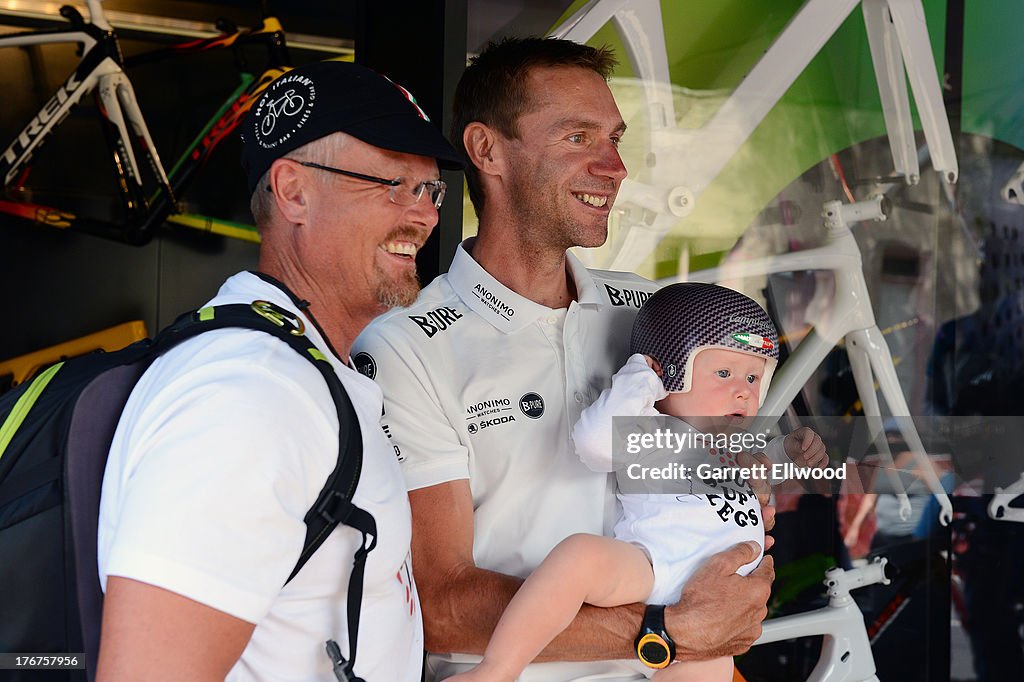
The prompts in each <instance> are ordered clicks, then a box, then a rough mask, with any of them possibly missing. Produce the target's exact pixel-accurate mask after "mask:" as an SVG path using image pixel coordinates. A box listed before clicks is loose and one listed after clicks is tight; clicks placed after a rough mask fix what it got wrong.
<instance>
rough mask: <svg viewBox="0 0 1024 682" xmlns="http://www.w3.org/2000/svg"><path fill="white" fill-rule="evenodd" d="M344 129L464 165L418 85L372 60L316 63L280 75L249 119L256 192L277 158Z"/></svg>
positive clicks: (248, 166) (246, 161)
mask: <svg viewBox="0 0 1024 682" xmlns="http://www.w3.org/2000/svg"><path fill="white" fill-rule="evenodd" d="M339 131H340V132H344V133H348V134H349V135H352V136H353V137H356V138H358V139H360V140H362V141H363V142H366V143H367V144H371V145H373V146H374V147H380V148H381V149H389V150H391V151H396V152H404V153H407V154H417V155H419V156H428V157H431V158H433V159H435V160H436V161H437V165H438V166H440V167H441V168H448V169H454V170H459V169H461V168H462V167H463V161H462V157H461V156H460V155H459V153H458V152H456V151H455V149H454V148H452V146H451V145H450V144H449V143H448V140H446V139H445V138H444V135H442V134H441V131H439V130H438V129H437V128H435V127H434V124H433V123H431V122H430V119H429V118H428V117H427V114H426V112H424V111H423V109H422V108H421V107H420V105H419V104H417V103H416V98H415V97H413V96H412V93H411V92H409V91H408V90H406V89H405V88H403V87H402V86H401V85H398V84H397V83H394V82H392V81H391V80H390V79H388V78H387V77H386V76H383V75H381V74H379V73H377V72H376V71H373V70H372V69H368V68H366V67H365V66H360V65H358V64H352V63H351V62H342V61H323V62H314V63H312V64H306V65H305V66H300V67H298V68H295V69H291V70H289V71H287V72H285V73H284V74H282V75H281V76H279V77H278V78H277V79H276V80H274V82H273V83H271V84H270V87H268V88H267V89H266V91H264V93H263V95H261V96H260V98H259V100H257V102H256V104H255V105H253V107H252V109H251V110H250V111H249V114H248V115H247V116H246V118H245V120H244V121H243V122H242V127H241V136H242V168H243V169H244V170H245V175H246V178H247V180H248V183H249V193H250V194H251V193H252V192H253V190H255V189H256V183H258V182H259V179H260V178H261V177H262V176H263V174H264V173H266V172H267V170H268V169H269V168H270V165H271V164H272V163H274V161H275V160H276V159H279V158H281V157H282V156H284V155H286V154H287V153H288V152H290V151H292V150H293V149H297V148H298V147H301V146H302V145H304V144H307V143H309V142H312V141H313V140H317V139H320V138H321V137H324V136H326V135H330V134H331V133H335V132H339Z"/></svg>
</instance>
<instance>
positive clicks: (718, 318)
mask: <svg viewBox="0 0 1024 682" xmlns="http://www.w3.org/2000/svg"><path fill="white" fill-rule="evenodd" d="M629 346H630V351H629V352H630V353H643V354H644V355H649V356H651V357H652V358H654V359H655V360H657V361H658V363H659V364H661V370H662V379H661V380H662V383H663V384H664V385H665V390H666V391H668V392H669V393H686V392H688V391H689V390H690V386H691V378H692V375H693V359H694V358H695V357H696V356H697V353H699V352H700V351H702V350H705V349H707V348H722V349H725V350H732V351H739V352H740V353H751V354H753V355H758V356H760V357H763V358H764V359H765V360H766V362H765V366H764V376H763V377H762V378H761V395H760V396H759V399H758V404H759V405H763V404H764V398H765V395H767V393H768V385H769V384H770V383H771V379H772V374H773V373H774V372H775V366H776V365H777V364H778V361H779V333H778V332H777V331H776V329H775V325H774V324H773V323H772V318H770V317H768V313H766V312H765V311H764V309H763V308H762V307H761V306H759V305H758V304H757V303H756V302H755V301H753V300H752V299H750V298H748V297H747V296H744V295H743V294H741V293H739V292H738V291H733V290H732V289H727V288H725V287H721V286H718V285H717V284H702V283H700V282H684V283H681V284H670V285H669V286H667V287H665V288H663V289H660V290H659V291H658V292H657V293H655V294H654V295H653V296H651V297H650V298H649V299H647V301H645V302H644V304H643V307H642V308H640V312H638V313H637V316H636V320H635V321H634V322H633V335H632V337H631V338H630V344H629Z"/></svg>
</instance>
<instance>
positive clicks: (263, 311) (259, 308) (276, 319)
mask: <svg viewBox="0 0 1024 682" xmlns="http://www.w3.org/2000/svg"><path fill="white" fill-rule="evenodd" d="M251 306H252V309H253V310H254V311H255V312H256V313H257V314H258V315H260V316H262V317H264V318H266V319H268V320H270V321H271V322H273V323H274V324H276V325H277V326H278V327H286V326H290V327H291V329H290V330H289V332H290V333H291V334H292V335H293V336H302V335H303V334H305V333H306V325H305V324H303V322H302V320H300V319H299V318H298V317H296V316H295V315H293V314H291V313H290V312H288V311H287V310H285V309H283V308H280V307H278V306H276V305H274V304H273V303H271V302H270V301H253V302H252V303H251Z"/></svg>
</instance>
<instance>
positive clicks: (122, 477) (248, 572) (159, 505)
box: [98, 273, 423, 682]
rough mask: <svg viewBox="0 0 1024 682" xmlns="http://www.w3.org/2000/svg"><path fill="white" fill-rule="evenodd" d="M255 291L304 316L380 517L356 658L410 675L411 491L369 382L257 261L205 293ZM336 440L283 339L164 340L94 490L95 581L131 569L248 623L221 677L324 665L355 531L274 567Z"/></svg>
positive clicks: (335, 631)
mask: <svg viewBox="0 0 1024 682" xmlns="http://www.w3.org/2000/svg"><path fill="white" fill-rule="evenodd" d="M255 299H265V300H269V301H271V302H273V303H275V304H276V305H278V306H280V307H282V308H285V309H288V310H290V311H292V312H293V313H295V314H296V315H298V317H299V318H300V319H302V320H303V321H304V323H305V325H306V334H307V336H308V338H309V339H310V340H311V341H312V342H313V344H314V345H315V346H316V347H317V348H318V349H319V350H320V352H321V353H323V354H324V355H325V356H326V357H328V358H329V360H330V361H331V363H332V364H333V365H334V368H335V371H336V372H337V374H338V377H339V378H340V379H341V381H342V384H343V385H344V387H345V390H346V391H347V393H348V395H349V397H350V399H351V401H352V405H353V407H354V408H355V411H356V414H357V415H358V418H359V426H360V429H361V431H362V438H363V465H362V472H361V476H360V479H359V485H358V487H357V488H356V491H355V495H354V496H353V502H354V503H355V504H356V505H358V506H360V507H362V508H363V509H365V510H367V511H368V512H370V513H371V514H373V516H374V517H375V519H376V524H377V532H378V541H377V546H376V548H375V549H374V550H373V551H372V552H370V553H369V555H368V557H367V560H366V573H365V579H364V586H363V601H362V619H361V621H360V627H359V651H358V655H357V657H356V668H355V670H356V673H357V674H359V675H360V676H362V677H363V678H365V679H367V680H374V681H375V682H376V681H377V680H382V681H383V680H393V681H395V682H406V681H409V680H418V679H419V676H420V668H421V660H422V649H423V629H422V621H421V614H420V609H419V604H418V602H417V595H416V587H415V584H414V583H413V581H412V575H411V568H410V563H409V543H410V539H411V525H410V515H409V503H408V497H407V494H406V492H405V489H404V486H403V485H402V480H401V476H402V475H401V471H400V469H399V467H398V465H397V463H396V462H395V460H394V457H393V456H392V454H391V453H392V450H391V447H390V445H389V444H388V441H387V437H386V436H385V435H384V433H383V432H382V431H381V429H380V425H379V417H380V412H381V407H382V402H383V399H382V396H381V394H380V389H379V388H378V387H377V386H376V385H375V384H374V383H373V382H371V381H367V380H366V378H365V377H363V376H360V375H359V374H358V373H356V372H355V371H353V370H352V369H351V368H349V367H348V366H346V365H344V364H343V363H342V362H341V361H340V360H338V359H337V358H336V357H335V356H334V354H333V353H332V351H331V349H330V348H329V346H328V345H327V344H326V343H325V342H324V341H323V339H322V338H321V337H320V335H319V334H318V333H317V330H316V329H315V328H314V327H313V325H311V324H310V322H309V320H308V319H307V318H305V316H304V315H302V314H301V313H300V312H299V311H297V310H296V309H295V306H294V305H293V304H292V302H291V301H290V299H289V298H288V297H287V296H286V295H285V294H284V293H283V292H282V291H281V290H280V289H278V288H277V287H275V286H272V285H271V284H269V283H267V282H264V281H262V280H261V279H259V278H258V277H256V276H255V275H253V274H251V273H241V274H239V275H236V276H234V277H232V278H231V279H229V280H228V281H227V282H226V283H225V285H224V286H223V287H222V288H221V290H220V292H219V293H218V295H217V297H216V298H215V299H213V301H211V304H212V305H221V304H225V303H239V302H245V303H248V302H251V301H253V300H255ZM338 447H339V440H338V419H337V412H336V410H335V406H334V401H333V400H332V399H331V396H330V393H329V392H328V389H327V384H326V383H325V382H324V379H323V377H322V376H320V373H319V372H318V371H317V370H316V368H314V367H313V366H312V365H311V364H310V363H309V362H308V361H307V360H304V359H303V358H301V357H299V356H298V354H297V353H296V352H295V351H294V350H292V349H291V348H289V347H288V346H287V345H285V344H283V343H281V342H280V341H279V340H277V339H275V338H273V337H271V336H269V335H267V334H264V333H262V332H257V331H249V330H240V329H224V330H218V331H211V332H207V333H205V334H202V335H200V336H198V337H196V338H195V339H192V340H190V341H187V342H185V343H183V344H181V345H180V346H178V347H177V348H174V349H173V350H171V351H169V352H168V353H167V354H166V355H164V356H162V357H161V358H159V359H157V360H156V361H155V362H154V363H153V365H152V366H151V367H150V369H149V370H147V372H146V373H145V374H144V375H143V377H142V379H141V380H140V381H139V383H138V384H137V385H136V387H135V389H134V390H133V392H132V394H131V397H130V398H129V399H128V403H127V405H126V406H125V410H124V413H123V416H122V419H121V422H120V424H119V425H118V429H117V432H116V434H115V436H114V441H113V444H112V447H111V452H110V458H109V460H108V462H107V467H106V474H105V477H104V479H103V491H102V497H101V501H100V517H99V533H98V550H99V551H98V560H99V573H100V579H101V582H102V583H103V585H104V588H105V586H106V580H107V576H108V575H116V576H123V577H128V578H132V579H135V580H139V581H142V582H145V583H149V584H152V585H156V586H158V587H162V588H164V589H167V590H170V591H172V592H176V593H178V594H182V595H184V596H186V597H189V598H190V599H193V600H195V601H198V602H200V603H203V604H206V605H208V606H211V607H213V608H215V609H218V610H220V611H223V612H225V613H228V614H230V615H232V616H235V617H237V618H240V619H242V620H245V621H248V622H250V623H255V624H256V629H255V630H254V631H253V635H252V638H251V640H250V641H249V643H248V645H247V646H246V648H245V650H244V651H243V653H242V656H241V658H240V659H239V661H238V662H237V663H236V664H235V666H234V667H233V668H232V669H231V671H230V673H229V674H228V677H227V679H228V680H231V681H233V682H234V681H238V680H283V679H301V680H319V681H321V682H328V681H330V680H334V679H335V677H334V674H333V672H332V670H331V665H330V661H329V659H328V658H327V656H326V654H325V653H324V642H325V641H326V640H327V639H328V638H333V639H336V640H337V641H338V643H339V645H340V646H341V648H342V653H343V654H345V655H347V654H348V639H347V623H348V618H347V612H346V601H347V596H348V592H347V590H348V578H349V574H350V573H351V569H352V558H353V553H354V551H355V548H356V547H358V546H359V544H360V543H361V536H360V534H359V533H358V532H357V531H355V530H354V529H352V528H348V527H345V526H339V527H338V528H337V529H335V531H334V532H333V533H332V534H331V535H330V536H329V537H328V538H327V540H326V541H325V542H324V544H323V545H322V546H321V547H320V548H319V549H318V550H317V552H316V553H315V554H314V555H313V556H312V558H311V559H310V560H309V562H308V563H307V564H306V565H305V566H304V567H303V569H302V570H301V571H300V572H299V573H298V574H297V575H296V577H295V579H294V580H292V581H291V582H289V583H288V584H287V585H285V580H286V579H287V578H288V575H289V574H290V573H291V571H292V569H293V568H294V566H295V562H296V560H297V558H298V555H299V552H300V550H301V548H302V544H303V540H304V538H305V534H306V527H305V524H304V522H303V517H304V515H305V514H306V512H307V511H308V509H309V508H310V507H311V506H312V504H313V502H314V500H316V498H317V496H318V494H319V492H320V490H321V489H322V488H323V486H324V483H325V482H326V480H327V476H328V474H329V473H330V472H331V471H332V470H333V469H334V466H335V463H336V461H337V456H338ZM282 586H283V587H282Z"/></svg>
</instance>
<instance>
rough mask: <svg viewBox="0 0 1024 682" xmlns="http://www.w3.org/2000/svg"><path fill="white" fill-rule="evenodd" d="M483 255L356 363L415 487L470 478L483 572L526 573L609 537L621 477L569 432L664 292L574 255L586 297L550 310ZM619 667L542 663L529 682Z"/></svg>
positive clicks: (373, 329) (443, 280)
mask: <svg viewBox="0 0 1024 682" xmlns="http://www.w3.org/2000/svg"><path fill="white" fill-rule="evenodd" d="M471 249H472V240H467V242H465V243H464V244H463V245H461V246H460V247H459V249H458V251H457V252H456V254H455V259H454V261H453V262H452V266H451V269H450V271H449V272H448V274H447V275H442V276H441V277H438V278H437V279H436V280H435V281H434V282H432V283H431V284H430V285H429V286H428V287H426V288H425V289H424V290H423V292H422V293H421V294H420V296H419V298H418V299H417V300H416V303H415V304H414V305H413V306H411V307H410V308H407V309H399V310H394V311H392V312H390V313H388V314H387V315H385V316H383V317H381V318H378V319H377V320H376V321H375V322H374V323H372V324H371V325H370V326H369V327H368V328H367V329H366V331H365V332H364V333H363V334H362V335H361V336H360V337H359V339H357V341H356V344H355V346H354V348H353V361H354V362H355V364H356V366H357V368H359V369H360V370H361V371H363V372H364V373H366V374H367V375H369V376H372V377H374V378H375V380H376V381H377V382H378V383H379V384H380V385H381V388H382V389H383V391H384V395H385V415H384V418H383V424H384V429H385V431H386V432H387V433H388V435H389V436H390V437H391V442H392V445H393V446H394V448H395V454H396V455H397V457H398V459H399V460H400V461H401V462H402V468H403V472H404V473H405V477H406V484H407V485H408V487H409V489H411V490H413V489H417V488H424V487H428V486H432V485H437V484H440V483H445V482H448V481H453V480H458V479H469V483H470V488H471V490H472V495H473V506H474V509H475V512H474V517H473V518H474V542H473V551H474V559H475V561H476V564H477V565H478V566H480V567H482V568H487V569H490V570H494V571H498V572H501V573H505V574H508V575H515V576H520V577H526V576H527V575H528V574H529V573H530V572H531V571H533V570H534V569H535V568H536V567H537V565H538V564H540V562H541V561H542V560H543V559H544V557H546V556H547V554H548V552H550V551H551V549H552V548H553V547H554V546H555V545H556V544H558V542H560V541H561V540H563V539H564V538H566V537H567V536H569V535H571V534H573V533H591V534H597V535H601V534H608V533H610V531H611V528H612V526H613V524H614V522H615V521H616V519H617V517H618V509H617V505H616V503H615V497H614V487H613V481H612V480H611V478H610V477H609V476H608V475H607V474H603V473H594V472H592V471H590V470H589V469H587V467H585V466H584V465H583V464H582V463H581V462H580V460H579V458H578V457H577V456H576V454H575V450H574V448H573V445H572V443H571V441H570V438H569V434H570V432H571V430H572V427H573V424H575V423H576V420H577V419H579V416H580V413H581V411H582V410H583V408H584V407H586V406H587V405H588V404H590V402H592V401H593V400H594V399H596V398H597V396H598V395H599V394H600V393H601V391H602V390H603V389H604V388H605V387H607V386H608V385H609V381H610V378H611V376H612V374H613V373H614V372H615V370H617V369H618V368H619V367H620V366H621V365H622V363H623V362H624V361H625V360H626V357H627V356H628V354H629V334H630V329H631V327H632V324H633V318H634V317H635V316H636V312H637V310H638V309H639V307H640V305H641V304H642V303H643V302H644V301H645V300H646V299H647V298H648V297H649V296H650V295H651V294H652V293H653V292H654V291H656V290H657V285H656V284H654V283H652V282H649V281H647V280H645V279H643V278H641V277H639V276H637V275H634V274H631V273H612V272H601V271H588V270H587V269H586V268H584V267H583V266H582V264H580V262H579V261H578V260H577V259H576V258H575V257H573V256H572V255H571V254H570V255H568V256H567V260H568V268H569V271H570V275H571V276H572V277H573V279H574V281H575V284H576V291H577V300H576V301H574V302H573V303H572V304H570V306H569V307H568V309H562V310H552V309H550V308H547V307H544V306H541V305H538V304H537V303H534V302H533V301H530V300H528V299H526V298H523V297H522V296H519V295H518V294H516V293H515V292H513V291H512V290H510V289H508V288H507V287H505V286H504V285H502V284H501V283H500V282H498V281H497V280H495V279H494V278H493V277H492V276H491V275H490V274H488V273H487V272H486V271H485V270H484V269H483V268H481V267H480V265H479V264H478V263H477V262H476V261H475V260H473V258H472V257H471V256H470V255H469V253H468V252H467V250H471ZM430 658H431V659H435V660H434V661H433V663H436V662H437V661H436V657H430ZM466 660H479V659H478V658H476V659H472V658H469V659H466ZM431 665H432V662H431V661H428V668H430V667H431ZM616 666H620V664H618V663H616V662H609V661H605V662H594V663H588V664H570V663H558V664H541V665H534V666H530V667H529V668H528V669H527V672H526V673H524V675H523V677H522V678H521V679H523V680H527V679H530V680H532V679H562V680H566V679H584V678H585V677H584V676H586V675H589V674H594V675H598V674H601V673H602V672H603V673H605V674H606V673H607V672H608V671H609V670H615V669H620V668H617V667H616ZM544 670H558V671H559V672H558V673H557V674H554V675H553V676H545V674H544V673H543V671H544ZM429 675H430V673H429V672H428V679H429ZM602 679H615V678H614V677H607V676H606V677H604V678H602ZM623 679H625V678H623Z"/></svg>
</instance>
